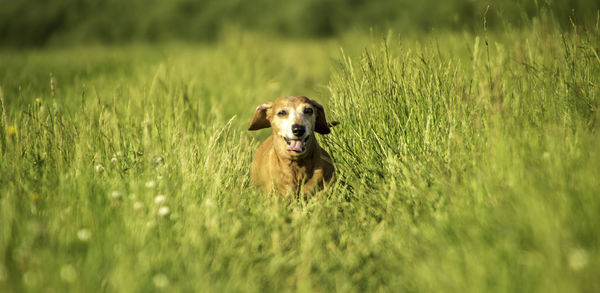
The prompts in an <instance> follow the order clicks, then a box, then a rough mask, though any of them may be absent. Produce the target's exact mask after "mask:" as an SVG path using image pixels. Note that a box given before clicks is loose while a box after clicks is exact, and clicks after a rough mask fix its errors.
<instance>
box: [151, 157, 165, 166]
mask: <svg viewBox="0 0 600 293" xmlns="http://www.w3.org/2000/svg"><path fill="white" fill-rule="evenodd" d="M154 163H155V164H157V165H161V164H164V163H165V160H164V159H163V157H158V158H156V161H154Z"/></svg>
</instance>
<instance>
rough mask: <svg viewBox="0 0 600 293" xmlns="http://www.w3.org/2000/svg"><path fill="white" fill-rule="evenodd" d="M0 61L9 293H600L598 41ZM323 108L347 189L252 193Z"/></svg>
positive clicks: (145, 48)
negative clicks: (277, 141)
mask: <svg viewBox="0 0 600 293" xmlns="http://www.w3.org/2000/svg"><path fill="white" fill-rule="evenodd" d="M223 36H224V37H222V38H220V39H219V40H217V41H215V42H214V43H187V42H176V41H174V42H166V43H160V44H154V45H151V44H143V43H140V44H121V45H110V46H105V45H74V46H67V47H50V48H42V49H39V48H28V49H3V50H1V51H0V87H1V89H0V97H1V98H2V99H1V101H2V116H1V117H0V118H1V119H0V147H1V151H0V291H2V292H98V291H102V292H154V291H156V292H160V291H168V292H182V291H183V292H239V291H243V292H289V291H299V292H334V291H335V292H373V291H380V292H598V291H600V281H599V279H598V275H600V250H599V249H600V245H599V244H600V233H599V231H600V198H599V195H600V184H599V183H598V178H599V177H598V174H599V172H600V152H598V149H599V148H598V146H599V145H600V136H599V135H598V127H599V126H600V114H599V112H598V106H599V105H600V57H599V54H600V53H599V49H598V48H599V47H600V29H599V27H598V25H597V23H596V26H587V27H584V26H578V25H573V26H571V27H567V28H565V27H561V26H559V25H558V24H557V23H555V22H553V20H552V19H544V18H541V19H536V20H535V21H533V22H532V23H531V24H530V25H528V26H525V27H519V28H505V29H503V30H499V31H487V30H482V31H480V32H443V31H440V32H432V33H428V34H419V33H414V34H412V33H411V34H405V33H402V32H394V31H390V32H389V33H387V34H377V33H371V34H369V33H361V32H348V33H345V34H342V35H340V36H339V37H336V38H318V39H310V38H309V39H288V38H282V37H278V36H275V35H270V34H260V33H246V32H241V31H236V30H231V31H228V32H227V33H225V34H224V35H223ZM287 95H306V96H309V97H311V98H314V99H316V100H317V101H319V102H321V103H323V104H324V105H325V110H326V114H327V116H328V119H329V120H338V121H340V122H341V124H340V125H338V126H336V127H335V128H334V129H333V131H332V133H331V134H330V135H327V136H321V137H319V139H320V142H321V144H322V145H323V146H324V147H325V148H326V149H327V150H328V151H329V152H330V153H331V154H332V156H333V159H334V162H335V163H336V169H337V174H338V180H337V182H336V183H335V184H333V185H331V186H328V187H327V188H326V189H325V190H323V191H322V192H319V193H317V194H314V195H313V196H311V197H309V198H307V199H294V198H284V197H281V196H277V195H273V194H265V193H261V192H260V191H258V190H257V189H255V188H254V187H253V186H252V185H251V183H250V181H249V167H250V162H251V160H252V155H253V152H254V151H255V150H256V148H257V147H258V145H259V143H260V142H261V141H262V140H263V139H265V138H266V137H267V136H268V135H269V131H268V130H262V131H260V132H256V133H249V132H247V131H246V128H247V126H248V123H249V121H250V117H251V116H252V113H253V110H254V108H255V106H256V105H258V104H260V103H263V102H266V101H269V100H272V99H274V98H277V97H279V96H287Z"/></svg>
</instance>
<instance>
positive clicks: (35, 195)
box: [29, 192, 40, 202]
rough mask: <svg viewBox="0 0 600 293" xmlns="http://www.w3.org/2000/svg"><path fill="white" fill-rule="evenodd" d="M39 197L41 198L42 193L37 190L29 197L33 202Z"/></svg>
mask: <svg viewBox="0 0 600 293" xmlns="http://www.w3.org/2000/svg"><path fill="white" fill-rule="evenodd" d="M39 198H40V195H39V194H37V193H35V192H34V193H32V194H30V195H29V199H30V200H31V201H33V202H36V201H37V200H38V199H39Z"/></svg>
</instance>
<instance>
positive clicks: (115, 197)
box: [110, 191, 123, 200]
mask: <svg viewBox="0 0 600 293" xmlns="http://www.w3.org/2000/svg"><path fill="white" fill-rule="evenodd" d="M110 196H111V197H112V198H113V199H116V200H120V199H121V197H123V195H122V194H121V193H120V192H118V191H113V192H112V193H111V194H110Z"/></svg>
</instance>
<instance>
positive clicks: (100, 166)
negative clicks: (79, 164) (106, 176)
mask: <svg viewBox="0 0 600 293" xmlns="http://www.w3.org/2000/svg"><path fill="white" fill-rule="evenodd" d="M96 172H98V173H102V172H104V166H102V164H98V165H96Z"/></svg>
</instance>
